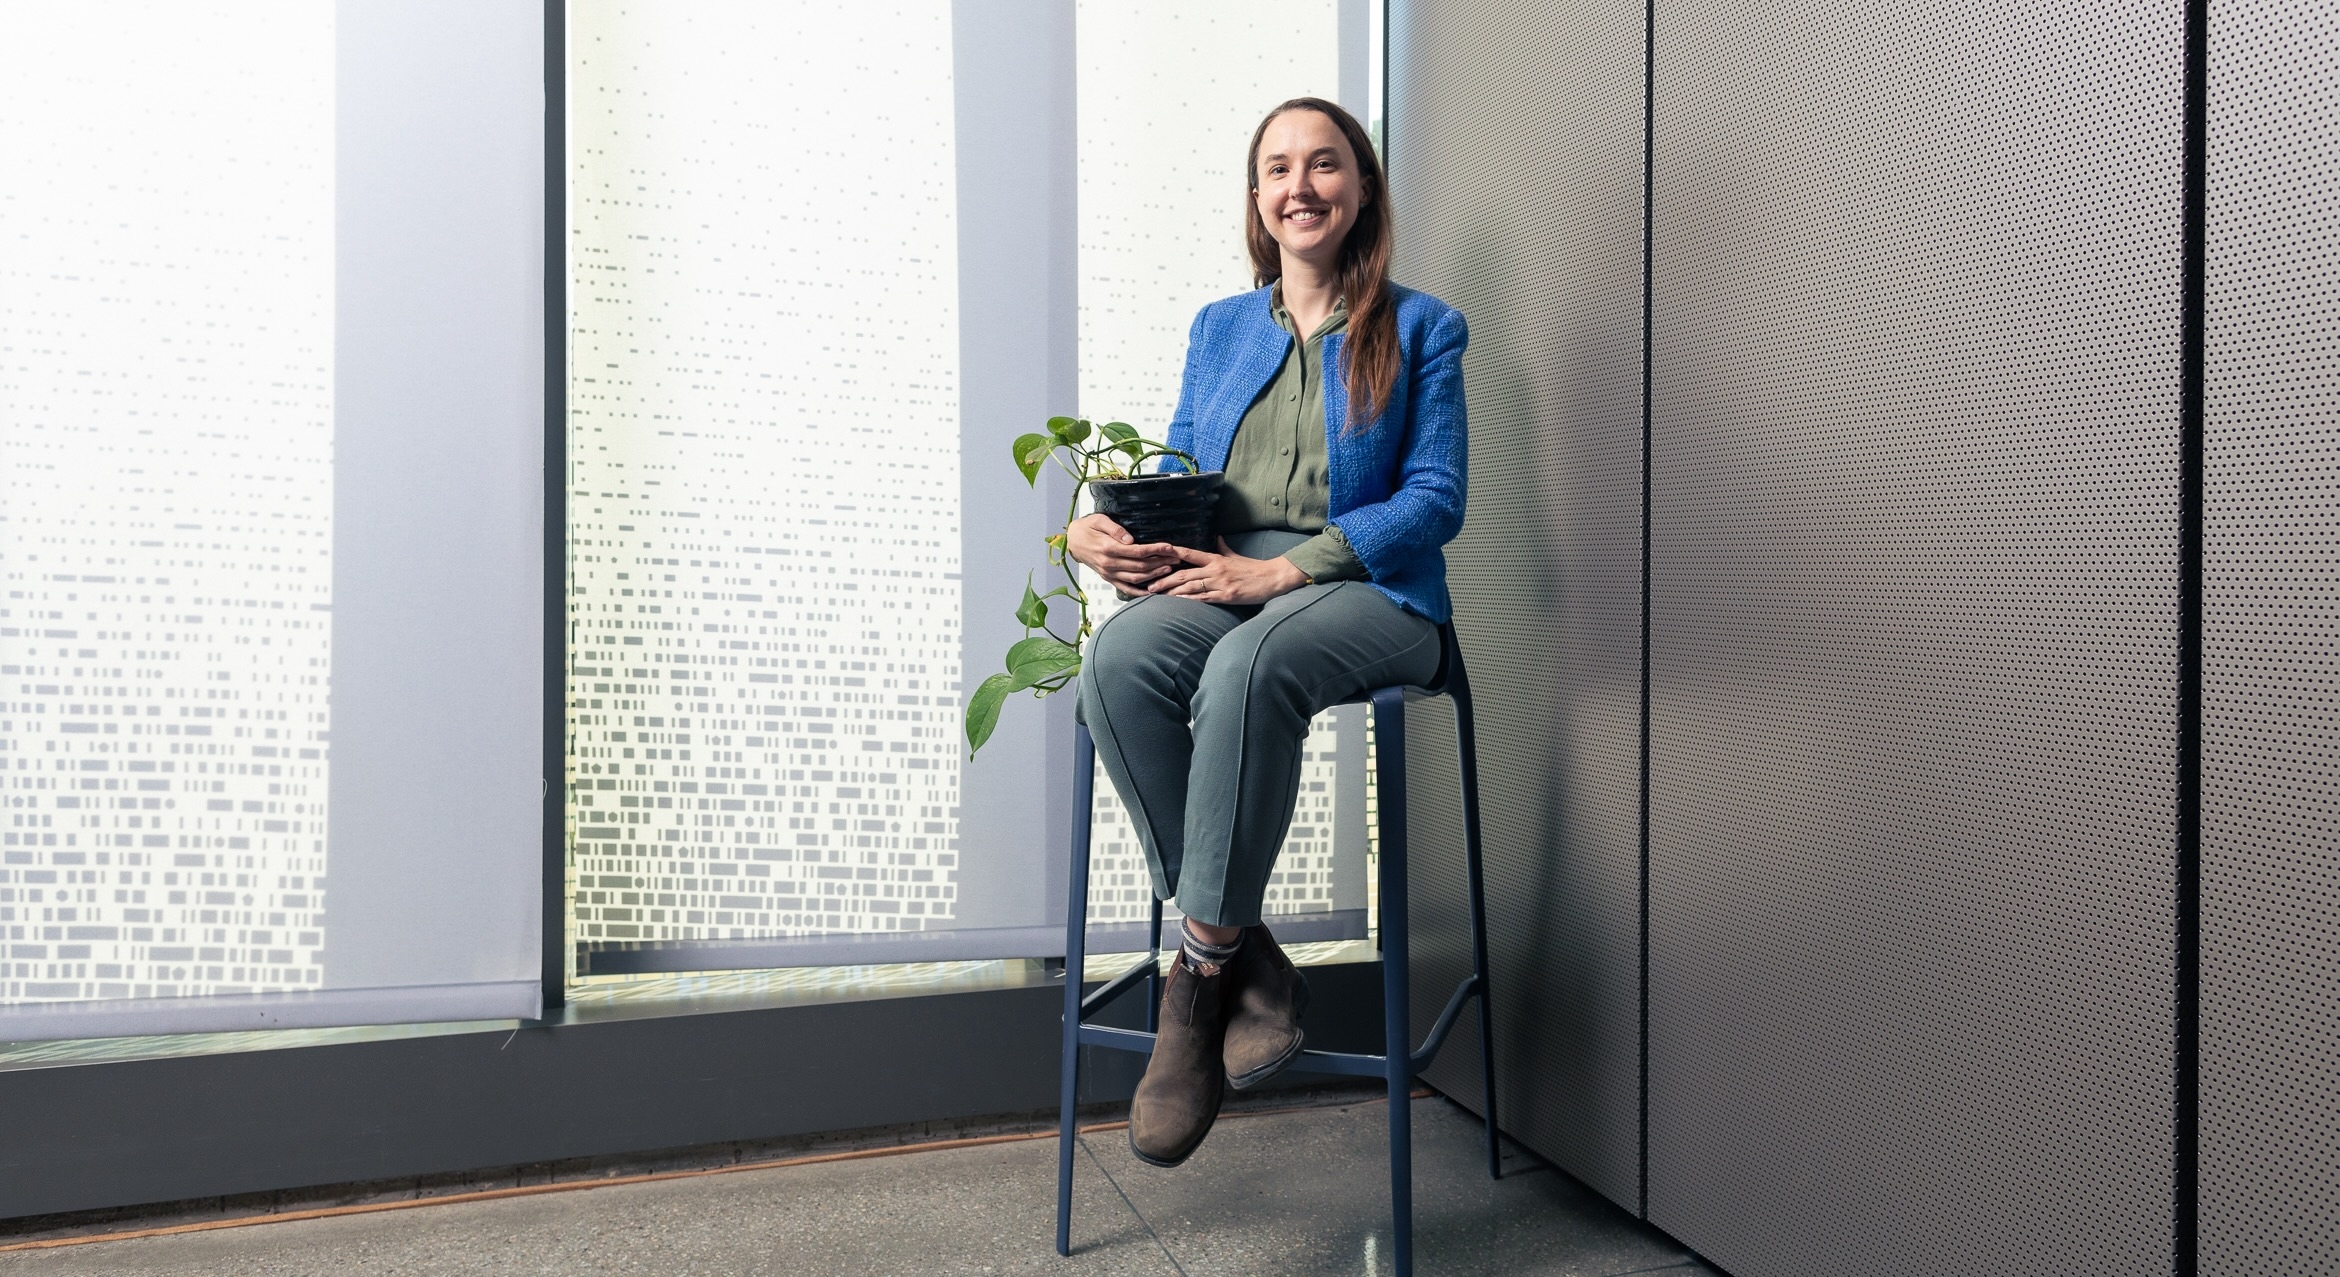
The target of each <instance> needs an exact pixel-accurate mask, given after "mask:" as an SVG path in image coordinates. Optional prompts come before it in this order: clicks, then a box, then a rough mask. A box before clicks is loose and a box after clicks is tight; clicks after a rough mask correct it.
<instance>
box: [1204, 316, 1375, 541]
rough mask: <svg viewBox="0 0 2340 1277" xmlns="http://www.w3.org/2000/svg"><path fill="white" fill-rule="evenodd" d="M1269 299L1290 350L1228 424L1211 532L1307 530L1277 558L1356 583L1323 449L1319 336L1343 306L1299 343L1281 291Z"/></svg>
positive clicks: (1344, 322)
mask: <svg viewBox="0 0 2340 1277" xmlns="http://www.w3.org/2000/svg"><path fill="white" fill-rule="evenodd" d="M1270 298H1271V300H1270V309H1271V311H1272V313H1273V314H1274V315H1275V318H1276V323H1278V324H1280V325H1282V326H1283V329H1284V331H1285V332H1288V333H1290V334H1292V336H1293V338H1294V340H1293V342H1292V353H1291V354H1289V355H1287V356H1285V358H1284V366H1283V368H1282V369H1281V370H1279V371H1278V372H1277V373H1276V377H1275V380H1274V381H1271V382H1269V383H1268V388H1267V389H1266V390H1264V391H1262V392H1260V396H1259V398H1258V399H1257V400H1255V401H1254V402H1253V403H1252V405H1251V408H1250V410H1249V411H1247V412H1245V413H1244V414H1243V422H1242V424H1241V425H1239V426H1237V427H1236V429H1235V439H1234V442H1233V443H1232V444H1230V445H1229V447H1228V449H1227V478H1226V483H1225V486H1224V487H1222V488H1221V489H1220V491H1219V512H1218V520H1217V530H1218V531H1219V532H1220V533H1222V534H1232V533H1236V532H1257V531H1261V530H1263V529H1280V530H1288V531H1292V532H1313V533H1315V534H1316V535H1315V536H1313V537H1310V538H1309V539H1308V540H1307V541H1304V542H1302V543H1301V544H1299V545H1296V546H1294V547H1292V548H1291V549H1290V550H1288V551H1286V552H1285V554H1284V557H1285V558H1287V559H1290V560H1291V561H1292V565H1293V566H1294V567H1297V568H1299V569H1300V570H1301V571H1302V572H1305V573H1307V574H1308V577H1309V579H1310V580H1314V581H1361V580H1364V579H1366V576H1367V573H1366V571H1365V565H1364V564H1363V563H1360V562H1358V560H1357V555H1356V553H1355V552H1354V551H1352V550H1351V549H1350V548H1349V542H1348V538H1347V537H1345V536H1343V535H1342V533H1341V530H1340V527H1339V526H1338V525H1336V524H1333V523H1332V522H1331V518H1330V515H1331V508H1332V483H1331V479H1330V477H1329V475H1328V473H1327V471H1328V467H1329V465H1330V462H1329V460H1328V459H1327V456H1326V447H1325V420H1324V339H1325V337H1326V336H1327V335H1328V334H1331V333H1337V332H1341V331H1343V330H1345V329H1346V328H1347V327H1348V326H1349V306H1348V303H1346V302H1337V303H1335V304H1334V306H1333V311H1332V314H1330V315H1328V316H1326V317H1325V321H1324V322H1323V323H1322V324H1319V325H1318V326H1317V329H1316V331H1315V332H1314V333H1311V334H1309V336H1308V339H1307V340H1305V341H1302V340H1299V337H1300V329H1299V327H1298V326H1297V325H1296V324H1294V323H1293V321H1292V315H1291V312H1290V311H1287V310H1285V309H1284V291H1283V289H1282V288H1281V287H1278V288H1277V289H1276V290H1275V292H1274V293H1272V294H1270Z"/></svg>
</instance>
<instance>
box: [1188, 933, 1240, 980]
mask: <svg viewBox="0 0 2340 1277" xmlns="http://www.w3.org/2000/svg"><path fill="white" fill-rule="evenodd" d="M1178 934H1179V936H1180V941H1179V945H1178V949H1179V952H1181V953H1183V954H1185V955H1186V958H1185V961H1186V968H1187V970H1189V971H1192V972H1194V973H1195V974H1196V975H1205V976H1211V975H1217V974H1219V971H1220V969H1221V968H1223V967H1225V966H1226V965H1227V964H1228V963H1229V962H1232V961H1234V960H1235V953H1236V951H1237V950H1239V949H1241V948H1242V947H1243V933H1242V932H1240V931H1238V932H1236V933H1235V939H1234V941H1233V942H1232V943H1230V944H1212V943H1211V942H1210V941H1208V940H1205V939H1203V938H1202V937H1201V936H1198V935H1196V934H1195V933H1194V923H1193V922H1191V921H1186V922H1181V923H1179V924H1178Z"/></svg>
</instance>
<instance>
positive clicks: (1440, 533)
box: [1337, 309, 1470, 581]
mask: <svg viewBox="0 0 2340 1277" xmlns="http://www.w3.org/2000/svg"><path fill="white" fill-rule="evenodd" d="M1469 344H1470V331H1469V329H1468V328H1467V327H1466V326H1465V325H1464V323H1463V317H1462V312H1461V311H1457V310H1452V309H1449V310H1448V311H1447V312H1446V314H1445V315H1443V316H1442V317H1440V319H1439V320H1438V322H1437V323H1436V324H1435V325H1433V326H1432V327H1431V329H1430V335H1429V336H1428V337H1427V338H1426V339H1424V341H1423V343H1422V350H1421V354H1420V358H1419V359H1418V360H1417V361H1414V364H1413V367H1412V368H1411V369H1410V370H1409V371H1410V373H1411V376H1412V379H1413V385H1412V387H1411V388H1410V389H1411V394H1410V395H1409V396H1408V402H1407V405H1406V415H1407V420H1406V423H1405V424H1406V434H1405V439H1404V442H1403V443H1402V444H1401V445H1400V447H1401V448H1402V449H1403V451H1402V452H1401V453H1400V454H1399V456H1398V465H1397V487H1396V490H1395V491H1393V492H1391V493H1390V495H1389V498H1388V499H1387V500H1385V501H1377V502H1374V503H1373V504H1371V505H1364V506H1359V507H1357V508H1356V509H1354V510H1348V511H1344V512H1343V513H1342V514H1340V515H1339V516H1338V518H1337V522H1338V523H1339V524H1340V525H1341V531H1342V532H1343V533H1344V534H1345V535H1346V536H1347V537H1348V541H1349V545H1350V548H1351V549H1352V550H1354V551H1355V552H1356V555H1357V558H1358V560H1359V561H1360V562H1362V563H1363V564H1364V565H1365V568H1366V570H1367V571H1368V572H1370V573H1372V575H1373V579H1375V580H1377V581H1378V580H1387V579H1391V578H1393V577H1395V576H1396V575H1397V574H1398V573H1400V572H1402V571H1403V569H1404V568H1405V566H1406V564H1407V563H1408V562H1409V561H1410V560H1412V559H1414V558H1416V557H1417V556H1419V555H1422V554H1425V553H1435V552H1436V551H1437V550H1438V549H1439V548H1440V547H1442V546H1444V545H1445V544H1446V543H1447V542H1449V541H1452V540H1453V539H1454V535H1455V533H1457V532H1460V531H1461V530H1462V521H1463V506H1464V500H1465V496H1466V493H1467V482H1468V468H1469V467H1468V462H1469V433H1468V430H1467V428H1466V423H1465V421H1464V411H1463V378H1462V356H1463V349H1464V347H1466V346H1468V345H1469Z"/></svg>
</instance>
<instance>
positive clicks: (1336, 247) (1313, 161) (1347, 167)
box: [1251, 110, 1364, 269]
mask: <svg viewBox="0 0 2340 1277" xmlns="http://www.w3.org/2000/svg"><path fill="white" fill-rule="evenodd" d="M1251 180H1252V184H1253V191H1252V199H1253V201H1254V202H1255V203H1256V204H1257V205H1258V206H1259V220H1260V222H1261V223H1262V224H1263V225H1265V226H1266V227H1267V232H1268V234H1269V235H1271V236H1273V237H1274V238H1275V241H1276V243H1278V244H1280V245H1282V246H1283V249H1284V254H1285V256H1286V257H1287V258H1290V257H1297V258H1299V259H1301V260H1302V261H1305V262H1307V263H1309V264H1310V265H1312V266H1316V267H1319V268H1324V269H1329V268H1331V267H1332V266H1333V265H1335V264H1336V263H1338V261H1339V260H1340V253H1341V242H1342V241H1343V240H1345V239H1347V238H1348V237H1349V231H1350V229H1351V228H1352V227H1354V226H1356V224H1357V210H1358V209H1359V208H1360V207H1362V205H1363V197H1364V192H1363V190H1362V189H1360V186H1361V184H1360V182H1359V181H1358V177H1357V153H1356V152H1355V151H1353V150H1351V149H1350V148H1349V139H1348V138H1347V137H1346V136H1344V135H1343V134H1342V133H1341V130H1340V128H1339V127H1338V126H1336V125H1335V124H1334V123H1333V122H1332V121H1331V120H1330V119H1328V118H1326V117H1325V116H1324V115H1323V114H1322V113H1320V112H1316V111H1306V110H1300V111H1286V112H1284V113H1283V114H1282V115H1279V116H1277V117H1276V118H1274V119H1272V120H1270V121H1268V126H1267V131H1266V132H1264V133H1262V134H1261V135H1260V139H1259V161H1258V164H1257V165H1256V166H1255V168H1254V170H1253V172H1252V175H1251Z"/></svg>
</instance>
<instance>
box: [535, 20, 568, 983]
mask: <svg viewBox="0 0 2340 1277" xmlns="http://www.w3.org/2000/svg"><path fill="white" fill-rule="evenodd" d="M568 100H569V91H568V0H544V915H543V927H544V934H543V944H542V953H543V966H542V973H541V974H542V979H543V981H544V1010H545V1012H546V1013H550V1012H552V1011H556V1010H559V1009H560V1008H561V1007H563V1006H566V1005H568V1000H569V977H568V955H567V944H568V909H567V908H566V905H567V903H568V900H567V897H568V877H569V836H568V811H567V807H568V750H569V725H568V695H567V692H568V686H569V598H568V595H569V343H568V332H569V266H568V256H569V254H568V247H569V229H568V220H569V219H568V211H569V197H568Z"/></svg>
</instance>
